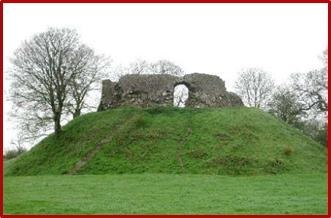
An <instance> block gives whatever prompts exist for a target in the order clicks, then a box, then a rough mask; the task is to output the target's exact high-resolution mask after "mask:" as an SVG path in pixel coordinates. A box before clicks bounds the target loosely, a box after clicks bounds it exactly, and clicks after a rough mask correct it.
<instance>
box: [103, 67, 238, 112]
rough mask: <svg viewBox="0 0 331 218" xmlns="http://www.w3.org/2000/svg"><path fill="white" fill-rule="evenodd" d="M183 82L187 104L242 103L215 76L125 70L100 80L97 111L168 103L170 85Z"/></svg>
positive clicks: (225, 104)
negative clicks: (120, 74)
mask: <svg viewBox="0 0 331 218" xmlns="http://www.w3.org/2000/svg"><path fill="white" fill-rule="evenodd" d="M179 84H184V85H186V87H187V88H188V90H189V97H188V99H187V101H186V104H185V105H186V106H187V107H227V106H243V103H242V101H241V99H240V97H239V96H238V95H236V94H235V93H231V92H227V91H226V88H225V84H224V81H223V80H222V79H221V78H219V77H218V76H214V75H208V74H201V73H193V74H187V75H185V76H183V77H177V76H172V75H168V74H129V75H125V76H123V77H121V78H120V79H119V81H118V82H117V83H116V82H112V81H110V80H104V81H102V97H101V102H100V105H99V109H98V110H99V111H102V110H106V109H109V108H115V107H119V106H138V107H152V106H172V105H173V99H174V96H173V95H174V88H175V86H177V85H179Z"/></svg>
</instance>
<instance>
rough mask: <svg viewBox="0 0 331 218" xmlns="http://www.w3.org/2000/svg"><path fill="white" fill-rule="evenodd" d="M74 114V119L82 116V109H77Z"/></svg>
mask: <svg viewBox="0 0 331 218" xmlns="http://www.w3.org/2000/svg"><path fill="white" fill-rule="evenodd" d="M72 116H73V119H75V118H76V117H79V116H80V109H76V110H75V112H74V113H73V115H72Z"/></svg>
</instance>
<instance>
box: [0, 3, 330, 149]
mask: <svg viewBox="0 0 331 218" xmlns="http://www.w3.org/2000/svg"><path fill="white" fill-rule="evenodd" d="M327 13H328V12H327V4H4V70H5V71H6V70H8V69H9V67H10V62H9V58H10V57H11V56H12V55H13V52H14V50H15V49H16V48H18V47H19V46H20V44H21V42H22V41H23V40H25V39H29V38H30V37H31V36H33V34H35V33H39V32H42V31H45V30H47V28H48V27H70V28H75V29H77V31H78V32H79V33H80V35H81V39H82V41H83V42H84V43H86V44H88V45H89V46H90V47H92V48H94V49H95V50H96V52H97V53H101V54H105V55H109V56H111V57H112V59H113V60H114V64H115V65H117V64H123V65H125V64H128V63H129V62H131V61H134V60H136V59H138V58H139V59H145V60H147V61H155V60H158V59H168V60H170V61H172V62H174V63H175V64H177V65H179V66H181V67H182V68H183V69H184V71H185V72H186V73H193V72H199V73H209V74H216V75H219V76H220V77H221V78H222V79H223V80H225V84H226V87H227V88H228V89H229V90H233V85H234V81H235V79H236V77H237V73H238V72H239V71H240V70H242V69H244V68H248V67H258V68H262V69H263V70H265V71H267V72H269V73H270V74H271V75H272V77H273V78H274V80H275V81H276V83H278V84H280V83H282V82H286V80H287V78H288V76H289V74H291V73H296V72H306V71H309V70H312V69H316V68H319V67H321V64H322V63H321V61H320V60H319V59H318V56H319V55H321V54H322V52H323V51H324V50H325V49H326V48H327V37H328V35H327ZM8 85H9V84H8V82H6V80H5V81H4V88H5V95H6V92H7V90H8ZM98 97H99V96H98ZM9 110H10V104H9V103H6V104H5V113H6V112H8V111H9ZM4 120H5V124H4V125H5V128H4V136H5V138H4V149H5V150H6V149H8V148H9V147H10V145H9V142H10V140H11V139H12V138H15V130H13V129H12V127H11V125H10V124H11V122H10V120H8V117H7V115H6V114H4Z"/></svg>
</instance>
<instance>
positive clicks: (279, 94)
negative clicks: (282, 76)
mask: <svg viewBox="0 0 331 218" xmlns="http://www.w3.org/2000/svg"><path fill="white" fill-rule="evenodd" d="M268 107H269V108H270V109H269V112H270V113H272V114H273V115H275V116H276V117H278V118H279V119H281V120H283V121H285V122H287V123H289V124H295V123H296V122H297V121H298V120H299V119H300V115H302V113H303V111H301V104H300V103H299V102H298V98H297V95H296V93H295V92H293V91H292V90H291V89H290V88H289V87H278V88H277V89H276V91H275V92H274V93H273V95H272V97H271V101H270V102H269V103H268Z"/></svg>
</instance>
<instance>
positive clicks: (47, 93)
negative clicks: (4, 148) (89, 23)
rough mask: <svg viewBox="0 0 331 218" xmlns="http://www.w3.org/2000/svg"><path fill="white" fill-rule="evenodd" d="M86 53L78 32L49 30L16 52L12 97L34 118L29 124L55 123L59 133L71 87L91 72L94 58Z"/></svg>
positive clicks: (17, 105) (55, 128)
mask: <svg viewBox="0 0 331 218" xmlns="http://www.w3.org/2000/svg"><path fill="white" fill-rule="evenodd" d="M87 50H88V49H87V48H86V46H84V45H82V44H81V43H80V42H79V37H78V34H77V33H76V31H75V30H72V29H67V28H63V29H55V28H50V29H49V30H48V31H46V32H43V33H40V34H37V35H35V36H34V37H33V38H32V39H31V40H29V41H25V42H24V43H23V44H22V46H21V47H20V48H19V49H17V50H16V52H15V54H14V58H13V59H12V63H13V69H12V75H13V84H12V93H11V96H12V99H13V102H14V104H15V105H16V107H18V108H24V110H25V111H26V113H28V112H29V116H26V117H31V118H33V119H31V120H27V121H28V122H30V121H31V122H32V121H33V120H37V121H40V122H42V123H47V121H49V120H52V121H53V123H54V132H55V134H56V135H58V134H59V133H60V131H61V118H62V114H63V111H64V108H65V106H66V104H67V100H68V95H69V90H70V85H71V84H72V83H73V81H74V80H75V79H77V78H78V76H79V75H80V73H82V72H90V71H89V70H88V69H89V67H90V65H89V63H90V60H87V59H86V58H87V57H91V56H86V55H82V53H84V52H82V51H87ZM92 63H94V62H93V61H92ZM31 122H30V123H31ZM35 127H38V122H37V123H36V124H35Z"/></svg>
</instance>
